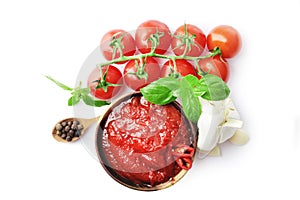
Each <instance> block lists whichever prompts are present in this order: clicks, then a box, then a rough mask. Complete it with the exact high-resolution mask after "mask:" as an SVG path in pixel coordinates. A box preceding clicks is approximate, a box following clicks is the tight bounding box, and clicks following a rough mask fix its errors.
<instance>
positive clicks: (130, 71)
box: [124, 57, 160, 91]
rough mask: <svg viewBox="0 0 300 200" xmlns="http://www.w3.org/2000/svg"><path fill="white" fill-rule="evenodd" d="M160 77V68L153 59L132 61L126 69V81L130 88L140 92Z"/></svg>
mask: <svg viewBox="0 0 300 200" xmlns="http://www.w3.org/2000/svg"><path fill="white" fill-rule="evenodd" d="M159 75H160V67H159V64H158V63H157V61H156V60H155V59H154V58H152V57H147V58H145V59H143V60H142V63H141V62H140V61H139V60H130V61H129V62H128V63H127V64H126V66H125V68H124V80H125V83H126V84H127V86H128V87H130V88H131V89H133V90H136V91H139V90H140V89H141V88H142V87H145V86H146V85H148V84H149V83H151V82H153V81H155V80H157V79H158V78H159Z"/></svg>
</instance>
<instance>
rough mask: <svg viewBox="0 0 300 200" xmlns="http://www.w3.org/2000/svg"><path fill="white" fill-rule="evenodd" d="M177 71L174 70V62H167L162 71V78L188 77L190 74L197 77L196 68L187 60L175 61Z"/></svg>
mask: <svg viewBox="0 0 300 200" xmlns="http://www.w3.org/2000/svg"><path fill="white" fill-rule="evenodd" d="M175 63H176V70H175V69H174V63H173V61H172V60H169V61H167V62H166V63H165V64H164V65H163V67H162V69H161V77H167V76H173V77H178V76H179V75H181V76H186V75H188V74H191V75H194V76H196V71H195V69H194V66H193V65H192V64H191V63H189V62H188V61H186V60H183V59H178V60H176V61H175Z"/></svg>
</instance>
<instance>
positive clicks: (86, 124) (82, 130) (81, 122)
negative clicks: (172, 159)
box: [52, 116, 100, 143]
mask: <svg viewBox="0 0 300 200" xmlns="http://www.w3.org/2000/svg"><path fill="white" fill-rule="evenodd" d="M99 118H100V116H98V117H95V118H91V119H83V118H66V119H63V120H60V121H59V122H58V123H57V124H56V125H55V126H54V127H53V129H52V136H53V138H54V139H55V140H57V141H58V142H66V143H68V142H75V141H77V140H78V139H79V138H80V137H82V136H83V135H84V134H85V133H86V130H87V129H88V127H89V126H90V125H92V124H93V123H94V122H96V121H98V120H99ZM70 121H77V122H79V124H78V126H79V125H82V126H80V129H77V130H74V131H79V134H78V135H76V134H75V136H73V137H72V138H71V140H70V141H68V140H66V139H64V138H63V137H61V136H60V135H59V134H58V130H57V126H58V124H62V123H63V122H66V123H68V122H70ZM62 128H64V127H62ZM65 134H67V133H65Z"/></svg>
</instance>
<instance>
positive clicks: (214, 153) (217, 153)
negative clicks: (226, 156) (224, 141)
mask: <svg viewBox="0 0 300 200" xmlns="http://www.w3.org/2000/svg"><path fill="white" fill-rule="evenodd" d="M208 155H209V156H216V157H217V156H221V150H220V147H219V146H216V147H215V148H213V150H211V152H209V154H208Z"/></svg>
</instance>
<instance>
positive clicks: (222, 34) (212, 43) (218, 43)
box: [207, 25, 242, 58]
mask: <svg viewBox="0 0 300 200" xmlns="http://www.w3.org/2000/svg"><path fill="white" fill-rule="evenodd" d="M241 46H242V40H241V36H240V34H239V32H238V31H237V30H236V29H234V28H233V27H231V26H227V25H221V26H217V27H215V28H214V29H213V30H212V31H211V32H210V33H209V34H208V36H207V48H208V49H209V50H213V49H214V48H215V47H219V48H220V49H221V51H222V57H223V58H232V57H234V56H235V55H236V54H237V53H238V52H239V51H240V49H241Z"/></svg>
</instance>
